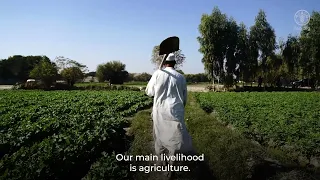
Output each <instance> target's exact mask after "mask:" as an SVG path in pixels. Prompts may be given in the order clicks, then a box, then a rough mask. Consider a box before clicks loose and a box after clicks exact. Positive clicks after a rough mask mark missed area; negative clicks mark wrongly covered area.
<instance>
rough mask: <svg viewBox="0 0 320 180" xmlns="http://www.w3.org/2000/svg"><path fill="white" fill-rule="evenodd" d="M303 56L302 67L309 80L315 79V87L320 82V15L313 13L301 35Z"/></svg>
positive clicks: (301, 59)
mask: <svg viewBox="0 0 320 180" xmlns="http://www.w3.org/2000/svg"><path fill="white" fill-rule="evenodd" d="M300 43H301V46H300V47H301V54H300V55H301V56H300V63H299V64H300V65H303V66H302V71H303V73H304V75H305V76H307V77H308V78H313V79H315V81H316V83H315V85H316V86H318V85H319V81H320V51H319V49H320V13H319V12H312V14H311V17H310V21H309V23H308V24H307V25H306V26H305V27H304V29H303V30H302V31H301V34H300Z"/></svg>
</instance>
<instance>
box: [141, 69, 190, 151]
mask: <svg viewBox="0 0 320 180" xmlns="http://www.w3.org/2000/svg"><path fill="white" fill-rule="evenodd" d="M145 91H146V94H147V95H148V96H150V97H154V101H153V109H152V119H153V132H154V134H153V135H154V140H155V150H156V153H157V154H158V155H159V154H161V153H163V151H164V148H165V149H167V150H168V151H169V154H171V155H174V153H184V152H190V151H193V149H192V140H191V137H190V135H189V133H188V131H187V129H186V125H185V122H184V107H185V105H186V102H187V83H186V79H185V77H184V76H183V75H181V74H180V73H178V72H177V71H176V70H175V69H174V68H171V67H167V68H165V69H162V70H157V71H156V72H155V73H154V74H153V75H152V77H151V79H150V81H149V83H148V85H147V88H146V90H145Z"/></svg>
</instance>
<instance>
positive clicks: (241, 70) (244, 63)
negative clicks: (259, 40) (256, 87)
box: [236, 23, 251, 82]
mask: <svg viewBox="0 0 320 180" xmlns="http://www.w3.org/2000/svg"><path fill="white" fill-rule="evenodd" d="M249 47H250V44H249V34H248V31H247V28H246V25H245V24H244V23H240V25H239V33H238V44H237V53H236V58H237V59H238V63H239V66H238V69H237V72H236V76H238V77H239V79H241V80H242V81H243V82H248V81H249V77H250V74H251V72H250V61H249Z"/></svg>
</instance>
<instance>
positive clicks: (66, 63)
mask: <svg viewBox="0 0 320 180" xmlns="http://www.w3.org/2000/svg"><path fill="white" fill-rule="evenodd" d="M55 63H56V64H57V66H58V69H59V72H61V71H62V70H63V69H65V68H70V67H77V68H79V69H80V70H81V71H82V73H86V72H87V71H88V67H87V66H86V65H84V64H81V63H79V62H77V61H75V60H72V59H69V58H66V57H64V56H57V57H56V58H55Z"/></svg>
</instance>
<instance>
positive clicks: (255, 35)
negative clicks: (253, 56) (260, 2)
mask: <svg viewBox="0 0 320 180" xmlns="http://www.w3.org/2000/svg"><path fill="white" fill-rule="evenodd" d="M250 29H251V30H250V34H251V38H252V40H253V41H252V42H253V43H255V45H256V46H257V47H258V50H259V53H260V61H261V70H262V75H263V76H264V75H265V73H266V71H267V66H266V61H267V58H268V57H269V56H271V55H272V54H273V53H274V50H275V49H276V36H275V32H274V29H273V28H272V27H271V25H270V24H269V23H268V21H267V19H266V14H265V12H264V11H263V10H260V11H259V13H258V15H257V16H256V18H255V24H254V25H253V26H252V27H251V28H250Z"/></svg>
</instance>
